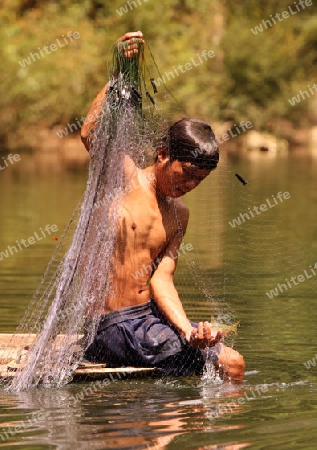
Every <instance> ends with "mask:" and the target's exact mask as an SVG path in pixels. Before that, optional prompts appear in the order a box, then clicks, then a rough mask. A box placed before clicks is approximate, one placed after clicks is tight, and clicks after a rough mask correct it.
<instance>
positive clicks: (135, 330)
mask: <svg viewBox="0 0 317 450" xmlns="http://www.w3.org/2000/svg"><path fill="white" fill-rule="evenodd" d="M192 325H193V326H196V324H195V323H193V322H192ZM217 352H219V346H218V345H216V346H215V347H214V362H216V361H217V359H218V358H217ZM85 358H86V359H87V360H88V361H91V362H96V363H97V362H100V363H102V362H104V363H107V365H108V366H109V367H122V366H123V367H124V366H134V367H155V368H157V369H159V370H160V371H161V372H162V373H164V374H166V375H174V376H190V375H194V374H196V375H200V374H201V373H202V371H203V367H204V362H205V361H204V357H203V353H202V352H201V351H200V350H199V349H195V348H193V347H191V346H190V345H188V344H187V342H186V341H185V339H184V338H183V337H182V336H181V335H180V334H179V333H178V332H177V330H176V329H175V328H174V327H173V326H172V325H171V324H170V323H169V322H168V321H167V320H166V318H165V317H164V316H163V315H162V313H161V312H160V310H159V309H158V308H157V306H156V305H155V303H154V301H150V302H147V303H143V304H141V305H137V306H131V307H128V308H124V309H122V310H119V311H113V312H111V313H109V314H106V315H104V316H102V317H101V319H100V323H99V326H98V330H97V334H96V336H95V338H94V340H93V342H92V343H91V345H90V346H89V347H88V349H87V350H86V353H85Z"/></svg>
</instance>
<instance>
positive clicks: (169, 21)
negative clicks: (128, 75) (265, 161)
mask: <svg viewBox="0 0 317 450" xmlns="http://www.w3.org/2000/svg"><path fill="white" fill-rule="evenodd" d="M316 13H317V4H314V3H313V2H312V1H310V0H301V1H297V2H289V1H288V0H249V1H248V2H236V1H233V0H224V1H220V0H200V1H199V2H196V1H194V0H160V2H158V1H156V0H147V1H146V0H134V1H132V0H131V1H128V2H125V0H111V1H110V0H104V1H101V0H82V1H77V2H76V1H72V0H60V1H52V0H2V8H1V10H0V39H1V46H0V64H1V67H2V71H1V72H2V74H1V84H0V120H1V127H0V141H1V144H2V145H4V146H5V145H9V143H10V142H14V137H15V136H18V135H26V134H27V133H28V132H30V130H33V129H34V127H36V129H45V130H52V133H54V131H53V130H55V129H61V128H63V127H65V126H66V125H67V124H72V123H76V121H77V123H79V122H80V123H81V118H82V117H84V116H85V114H86V113H87V109H88V107H89V105H90V103H91V101H92V99H93V98H94V96H95V95H96V93H97V92H98V90H99V89H101V88H102V86H103V85H104V84H105V82H106V81H107V78H108V63H109V62H110V52H111V49H112V45H113V44H114V43H115V41H116V39H117V38H118V37H119V36H121V35H122V34H124V33H125V32H126V31H137V30H142V31H143V33H144V35H145V37H146V40H147V42H148V43H149V45H150V48H151V50H152V52H153V54H154V57H155V61H156V63H157V65H158V67H159V69H160V73H161V74H163V75H164V74H165V73H171V72H173V74H174V76H173V77H172V76H171V75H170V77H169V80H166V84H167V86H168V88H169V90H170V91H171V92H172V93H173V95H174V96H175V97H176V98H177V100H178V101H179V103H180V104H181V105H182V107H183V108H184V110H185V111H186V113H187V114H188V115H192V116H199V117H203V118H205V119H206V120H209V121H211V122H215V121H217V122H232V123H238V122H240V121H241V120H244V121H251V122H252V123H253V125H254V127H255V128H256V129H258V130H270V131H272V132H275V133H278V134H280V135H283V133H284V134H285V131H283V130H284V129H285V127H286V128H287V127H289V126H294V127H297V128H300V127H301V128H309V127H311V126H314V125H317V112H316V109H317V108H316V105H317V86H316V90H315V88H314V87H313V86H314V84H315V83H317V80H316V64H317V14H316ZM75 33H77V34H75ZM76 36H77V37H76ZM204 51H207V52H208V51H213V52H214V57H212V58H207V57H206V58H204V59H203V57H202V54H203V52H204ZM36 54H37V55H36ZM32 55H33V56H32ZM194 61H195V62H196V64H195V65H194ZM200 61H201V62H200ZM188 63H191V68H190V69H187V70H185V67H188V68H189V65H187V66H186V64H188ZM149 64H150V65H151V64H152V63H151V59H150V60H149ZM179 66H181V67H183V70H180V69H178V68H179ZM152 67H154V66H153V64H152V65H151V70H152ZM154 69H155V67H154ZM176 71H177V74H176ZM153 76H154V77H155V78H157V77H158V76H159V74H158V73H157V72H156V73H155V72H153ZM305 92H306V93H305ZM295 97H296V100H294V98H295ZM292 103H293V104H292ZM167 108H168V106H167ZM169 114H170V115H172V114H173V111H172V107H171V110H170V111H169ZM283 124H284V125H283ZM285 124H287V125H285Z"/></svg>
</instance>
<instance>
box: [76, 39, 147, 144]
mask: <svg viewBox="0 0 317 450" xmlns="http://www.w3.org/2000/svg"><path fill="white" fill-rule="evenodd" d="M133 38H140V39H143V34H142V32H141V31H136V32H130V33H126V34H125V35H124V36H121V37H120V38H119V39H118V41H117V42H118V43H119V42H123V41H128V40H130V39H133ZM143 43H144V41H143ZM137 53H138V46H137V44H136V43H135V42H133V41H132V42H131V43H129V45H128V47H127V49H126V52H125V56H126V57H128V58H132V57H133V56H135V55H136V54H137ZM108 86H109V83H107V84H106V85H105V86H104V87H103V88H102V90H101V91H100V92H99V94H98V95H97V97H96V98H95V99H94V101H93V102H92V104H91V106H90V108H89V111H88V114H87V116H86V119H85V122H84V123H83V126H82V127H81V140H82V142H83V144H84V146H85V147H86V149H87V151H88V152H89V150H90V140H89V138H90V137H91V135H92V133H93V131H94V129H95V127H96V125H97V123H98V119H99V117H100V114H101V111H102V106H103V104H104V102H105V99H106V95H107V90H108Z"/></svg>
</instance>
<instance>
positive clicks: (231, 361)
mask: <svg viewBox="0 0 317 450" xmlns="http://www.w3.org/2000/svg"><path fill="white" fill-rule="evenodd" d="M218 365H219V368H220V369H221V370H222V372H223V375H224V378H225V379H227V378H230V379H232V380H237V381H242V380H243V378H244V370H245V362H244V358H243V356H242V355H241V354H240V353H239V352H237V351H236V350H234V349H233V348H230V347H227V346H225V345H224V344H221V350H220V354H219V360H218Z"/></svg>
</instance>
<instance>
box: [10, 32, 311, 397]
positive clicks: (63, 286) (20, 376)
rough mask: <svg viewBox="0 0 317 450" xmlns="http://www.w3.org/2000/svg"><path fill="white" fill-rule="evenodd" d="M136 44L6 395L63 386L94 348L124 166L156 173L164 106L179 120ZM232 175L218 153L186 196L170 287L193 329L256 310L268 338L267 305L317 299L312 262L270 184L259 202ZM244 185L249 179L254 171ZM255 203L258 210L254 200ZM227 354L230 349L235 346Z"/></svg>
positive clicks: (117, 59) (209, 370)
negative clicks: (187, 213)
mask: <svg viewBox="0 0 317 450" xmlns="http://www.w3.org/2000/svg"><path fill="white" fill-rule="evenodd" d="M136 42H137V45H138V52H139V53H138V56H137V57H133V58H130V57H129V58H128V57H126V56H125V50H126V43H124V42H123V43H120V44H119V45H115V46H114V49H113V61H112V65H111V69H110V73H109V79H110V83H109V90H108V94H107V98H106V100H105V102H104V105H103V108H102V111H101V113H100V115H99V118H98V125H97V127H96V128H95V131H94V134H93V135H92V136H91V142H90V148H91V150H90V165H89V176H88V182H87V187H86V191H85V194H84V198H83V200H82V202H81V203H80V205H79V206H78V207H77V209H76V211H75V212H74V215H73V217H72V219H71V221H70V223H69V226H68V227H67V229H66V231H65V233H64V236H63V238H62V239H61V243H60V245H59V247H58V248H57V251H56V253H55V255H54V256H53V258H52V260H51V262H50V264H49V266H48V268H47V270H46V272H45V274H44V276H43V279H42V282H41V283H40V285H39V287H38V289H37V291H36V293H35V295H34V297H33V299H32V301H31V303H30V306H29V308H28V310H27V311H26V313H25V316H24V318H23V320H22V321H21V325H20V327H19V328H18V330H17V334H16V335H15V336H13V338H12V340H11V342H10V344H9V346H8V347H9V348H14V349H21V348H22V349H25V352H24V350H22V353H21V352H20V353H19V354H18V357H17V358H16V351H15V353H14V352H13V353H12V357H13V354H14V355H15V356H14V357H15V358H16V359H18V360H19V366H18V369H17V371H16V372H15V376H14V377H13V378H11V377H10V379H8V381H7V386H8V388H9V389H11V390H13V391H21V390H25V389H29V388H31V387H34V386H36V385H37V384H38V383H40V382H41V383H43V384H44V385H45V386H58V387H59V386H62V385H64V384H65V383H68V382H69V381H71V379H72V377H73V373H74V370H75V369H76V368H77V367H78V366H79V364H80V362H81V361H82V359H83V355H84V352H85V350H86V348H87V347H88V345H89V344H90V343H91V342H92V340H93V337H94V336H95V333H96V330H97V328H98V324H99V318H100V314H98V311H100V310H102V308H103V304H104V300H105V298H107V297H110V296H111V294H112V293H113V286H112V283H111V280H112V278H111V274H112V273H113V272H114V266H113V261H114V259H113V254H114V249H115V246H116V240H117V238H118V235H117V226H116V224H117V220H118V214H119V208H120V202H121V200H122V197H123V196H124V195H125V194H126V193H127V192H128V189H127V186H129V180H127V176H126V174H125V170H124V166H125V158H126V156H129V157H131V159H133V161H134V163H135V164H136V166H137V168H138V169H139V168H140V169H142V168H145V167H147V166H149V165H150V164H151V163H152V162H153V160H154V156H155V154H154V152H153V149H155V148H156V146H157V144H158V143H159V142H160V141H161V140H162V138H163V137H164V136H165V135H166V131H167V122H166V120H165V119H164V117H163V114H162V111H161V110H160V104H162V105H165V107H166V105H167V107H168V109H169V110H171V108H170V107H171V105H174V107H173V108H172V115H173V118H174V119H177V118H179V117H180V116H181V115H182V111H181V108H180V107H179V105H178V104H177V103H175V101H174V99H173V98H172V96H171V95H170V94H169V92H168V91H167V90H166V89H165V88H164V89H163V90H162V89H160V92H159V93H158V94H156V92H155V91H156V87H155V82H153V80H152V82H151V80H150V78H151V75H149V73H150V70H149V69H148V67H147V65H146V62H145V58H144V54H143V45H142V43H141V41H136ZM154 65H155V64H154ZM158 75H159V76H160V77H161V74H160V73H158ZM158 100H159V101H158ZM234 165H235V161H230V159H228V158H227V157H226V155H225V154H224V153H222V154H221V159H220V163H219V165H218V168H217V170H216V171H214V172H213V173H212V175H211V176H210V177H208V179H207V180H206V181H204V183H202V184H201V185H200V186H199V187H197V188H196V189H194V190H193V191H192V192H190V193H189V194H187V195H186V198H185V201H186V204H187V206H188V207H189V210H191V209H194V208H195V210H196V211H199V214H196V216H194V217H193V216H192V217H191V219H190V222H189V226H188V230H187V233H186V236H185V244H188V245H189V246H187V245H185V247H182V248H183V249H184V248H185V250H181V251H180V254H179V258H178V267H177V271H176V274H175V284H176V286H177V289H178V292H179V294H180V298H181V299H182V301H183V304H184V306H185V309H186V312H187V314H188V316H189V317H190V318H192V317H194V318H195V319H196V320H206V319H211V322H219V323H221V324H226V325H232V324H233V323H234V322H236V321H237V320H239V318H240V316H242V315H243V309H244V308H245V307H247V308H249V309H250V308H251V309H252V308H253V309H254V314H255V316H257V319H258V320H259V316H261V315H262V316H263V318H262V319H260V320H259V327H265V311H266V308H267V307H270V305H271V301H272V299H273V301H274V299H275V298H278V297H279V298H282V299H283V298H287V299H292V298H293V296H296V295H301V296H311V295H312V294H313V293H314V292H316V279H317V277H315V274H314V271H315V272H316V273H317V268H316V267H315V265H316V261H315V256H314V253H313V252H312V251H311V249H310V248H309V246H307V245H306V244H305V243H304V242H303V241H302V239H301V237H298V236H295V235H294V234H293V232H292V230H291V227H289V226H288V224H287V223H285V220H284V219H283V215H284V213H285V212H287V211H289V209H288V208H289V204H288V203H287V202H286V201H284V202H282V201H281V200H280V197H277V193H278V192H279V189H276V194H275V190H274V189H275V188H277V187H279V185H278V182H276V183H275V184H274V183H272V185H271V186H270V185H267V187H266V189H265V190H263V191H262V192H261V194H259V193H258V192H256V191H254V188H253V186H252V180H250V183H249V184H247V185H244V184H243V183H242V182H241V179H239V177H236V176H235V175H236V170H235V169H234ZM138 169H137V170H138ZM242 175H243V176H246V178H248V179H250V177H251V178H252V171H251V169H250V167H245V169H244V173H243V174H242ZM130 176H131V177H132V175H131V174H130ZM249 176H250V177H249ZM256 176H258V174H257V175H256ZM140 182H141V183H142V182H143V183H148V182H150V180H149V179H146V178H144V179H143V181H142V180H141V181H140ZM273 194H274V195H273ZM260 196H261V198H262V199H263V204H265V205H266V209H265V210H264V208H262V210H260V209H259V206H260V205H259V202H258V200H255V199H258V198H259V197H260ZM289 202H291V200H289ZM206 205H208V206H207V207H206ZM176 220H177V215H176ZM224 237H225V238H224ZM305 270H306V272H304V271H305ZM298 275H302V276H303V277H305V283H302V284H301V285H300V286H298V285H299V283H297V285H296V284H295V283H294V281H293V280H292V276H296V277H297V276H298ZM299 288H300V289H301V290H300V293H299ZM259 292H262V295H259ZM237 298H238V301H237V300H236V299H237ZM229 305H235V308H234V307H230V306H229ZM250 305H251V306H250ZM259 311H261V314H259ZM22 334H23V337H21V335H22ZM83 334H85V338H83ZM34 335H36V338H34ZM227 343H228V344H229V345H230V344H232V340H231V338H230V339H229V340H227ZM8 351H9V350H8ZM24 353H25V354H24ZM7 356H8V360H10V355H7ZM21 356H22V357H21ZM20 357H21V358H20ZM188 358H191V355H190V354H188V355H183V359H184V360H183V363H184V365H185V364H186V359H188ZM208 361H209V360H208V357H207V365H206V366H205V371H204V377H205V378H208V379H210V378H214V379H215V380H216V381H217V382H219V379H218V378H216V376H217V374H215V372H214V368H213V365H212V363H210V364H208ZM210 361H211V359H210ZM180 364H182V361H180Z"/></svg>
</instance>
